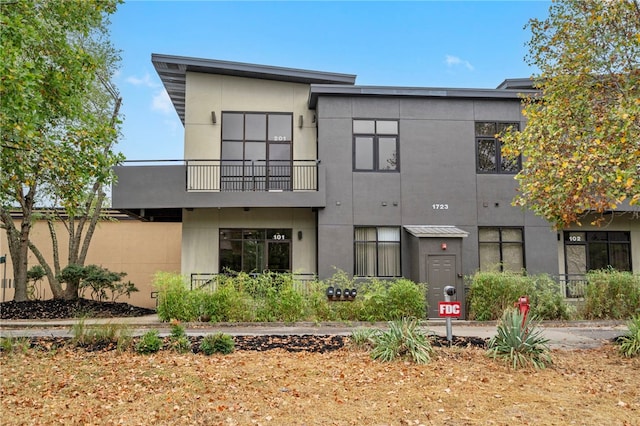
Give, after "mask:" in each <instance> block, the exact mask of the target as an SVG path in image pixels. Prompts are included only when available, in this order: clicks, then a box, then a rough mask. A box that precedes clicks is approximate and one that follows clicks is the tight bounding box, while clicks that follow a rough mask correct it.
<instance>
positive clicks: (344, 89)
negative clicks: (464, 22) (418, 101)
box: [309, 84, 540, 109]
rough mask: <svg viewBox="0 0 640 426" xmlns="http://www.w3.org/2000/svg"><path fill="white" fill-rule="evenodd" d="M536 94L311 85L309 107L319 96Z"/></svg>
mask: <svg viewBox="0 0 640 426" xmlns="http://www.w3.org/2000/svg"><path fill="white" fill-rule="evenodd" d="M538 94H540V91H539V90H529V89H526V90H513V89H464V88H444V87H442V88H440V87H395V86H345V85H328V84H312V85H311V87H310V89H309V107H310V108H312V109H313V108H315V107H316V105H317V101H318V97H319V96H382V97H385V96H386V97H417V98H420V97H437V98H478V99H482V98H484V99H520V98H521V97H522V96H527V95H538Z"/></svg>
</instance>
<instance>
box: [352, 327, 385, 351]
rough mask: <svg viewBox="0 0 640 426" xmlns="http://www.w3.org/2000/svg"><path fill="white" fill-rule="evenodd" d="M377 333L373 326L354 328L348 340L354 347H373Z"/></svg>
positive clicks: (367, 348)
mask: <svg viewBox="0 0 640 426" xmlns="http://www.w3.org/2000/svg"><path fill="white" fill-rule="evenodd" d="M378 333H379V330H376V329H374V328H356V329H355V330H353V331H352V332H351V336H350V337H349V342H350V343H351V345H352V346H353V347H354V348H356V349H366V350H369V349H373V347H374V345H375V341H376V335H377V334H378Z"/></svg>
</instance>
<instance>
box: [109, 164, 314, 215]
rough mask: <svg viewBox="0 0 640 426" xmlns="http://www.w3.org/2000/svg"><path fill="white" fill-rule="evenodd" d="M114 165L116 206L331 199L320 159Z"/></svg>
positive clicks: (297, 203) (309, 203)
mask: <svg viewBox="0 0 640 426" xmlns="http://www.w3.org/2000/svg"><path fill="white" fill-rule="evenodd" d="M113 170H114V173H115V175H116V178H117V180H116V183H114V184H113V191H112V207H113V208H114V209H120V210H133V211H137V210H140V209H176V208H177V209H182V208H215V207H220V208H225V207H312V208H314V207H315V208H321V207H325V204H326V194H325V187H326V184H325V179H326V178H325V175H326V172H325V168H324V167H323V166H322V165H321V164H320V162H319V161H317V160H293V161H280V160H278V161H268V162H265V161H241V160H238V161H229V160H225V161H221V160H165V161H125V162H124V163H123V164H122V165H120V166H117V167H114V169H113Z"/></svg>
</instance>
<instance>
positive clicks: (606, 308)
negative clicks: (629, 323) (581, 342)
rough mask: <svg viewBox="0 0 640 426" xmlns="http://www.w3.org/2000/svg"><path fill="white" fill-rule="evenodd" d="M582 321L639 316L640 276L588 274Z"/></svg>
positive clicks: (605, 273) (606, 272)
mask: <svg viewBox="0 0 640 426" xmlns="http://www.w3.org/2000/svg"><path fill="white" fill-rule="evenodd" d="M580 313H581V314H582V316H583V317H584V318H585V319H629V318H632V317H634V316H635V315H640V275H633V274H632V273H630V272H618V271H614V270H599V271H591V272H589V273H588V274H587V288H586V293H585V300H584V305H583V306H582V308H581V309H580Z"/></svg>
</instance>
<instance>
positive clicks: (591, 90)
mask: <svg viewBox="0 0 640 426" xmlns="http://www.w3.org/2000/svg"><path fill="white" fill-rule="evenodd" d="M528 26H529V27H530V29H531V32H532V37H531V40H530V41H529V43H528V47H529V55H528V56H527V58H526V60H527V62H528V63H529V64H530V65H533V66H535V67H536V68H537V69H539V70H540V72H539V74H537V75H534V76H533V78H534V81H535V82H536V86H537V87H538V88H539V89H540V90H541V96H538V97H535V96H531V97H528V98H525V100H524V109H523V114H524V115H525V116H526V118H527V119H528V123H527V126H526V127H525V128H524V129H523V130H522V131H520V132H517V131H513V132H506V133H505V134H503V135H501V136H502V140H503V143H504V145H503V150H504V152H505V153H506V154H508V155H514V156H517V155H523V157H524V161H523V167H522V171H521V172H520V173H519V174H518V175H517V176H516V179H517V180H518V181H519V194H518V195H517V197H516V198H515V199H514V204H516V205H521V206H524V207H527V208H529V209H531V210H532V211H534V212H535V213H537V214H538V215H540V216H542V217H544V218H545V219H547V220H548V221H549V222H551V223H552V224H553V225H554V227H556V228H563V227H565V226H567V225H569V224H571V223H578V224H580V220H581V218H582V217H584V216H585V215H586V214H588V213H593V212H597V213H604V212H606V211H611V210H615V209H617V208H618V207H619V206H620V204H622V203H626V202H628V203H629V204H630V205H638V204H639V203H640V166H639V165H640V5H639V3H638V0H613V1H600V0H558V1H557V2H554V3H553V5H552V6H551V7H550V9H549V17H548V18H547V19H545V20H542V21H541V20H537V19H532V20H531V21H530V22H529V24H528ZM600 217H602V216H600ZM596 222H598V221H596Z"/></svg>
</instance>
